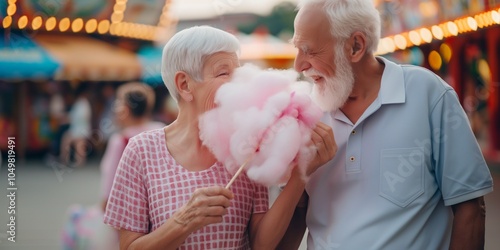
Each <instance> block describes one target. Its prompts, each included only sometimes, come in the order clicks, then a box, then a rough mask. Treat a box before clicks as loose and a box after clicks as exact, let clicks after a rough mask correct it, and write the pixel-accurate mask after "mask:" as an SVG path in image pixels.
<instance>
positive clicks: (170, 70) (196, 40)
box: [161, 26, 240, 102]
mask: <svg viewBox="0 0 500 250" xmlns="http://www.w3.org/2000/svg"><path fill="white" fill-rule="evenodd" d="M218 52H227V53H236V54H237V55H238V56H239V52H240V43H239V41H238V39H237V38H236V37H235V36H234V35H232V34H230V33H228V32H226V31H223V30H220V29H216V28H213V27H210V26H195V27H191V28H188V29H184V30H182V31H180V32H178V33H177V34H175V35H174V36H173V37H172V38H171V39H170V40H169V41H168V43H167V44H166V45H165V47H164V48H163V54H162V59H161V61H162V62H161V63H162V65H161V77H162V79H163V82H164V83H165V86H167V89H168V91H169V93H170V95H171V96H172V98H173V99H174V100H175V101H176V102H177V101H178V98H179V93H178V92H177V88H176V86H175V79H174V77H175V74H176V73H177V72H179V71H184V72H186V73H187V74H189V76H191V77H192V78H193V79H194V80H195V81H202V80H203V72H202V70H203V63H204V61H205V59H206V57H208V56H210V55H213V54H215V53H218Z"/></svg>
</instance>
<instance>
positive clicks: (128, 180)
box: [104, 138, 149, 233]
mask: <svg viewBox="0 0 500 250" xmlns="http://www.w3.org/2000/svg"><path fill="white" fill-rule="evenodd" d="M134 139H135V138H132V139H131V140H130V141H129V143H128V145H127V147H126V148H125V151H124V152H123V155H122V158H121V160H120V163H119V164H118V169H117V171H116V175H115V179H114V182H113V188H112V190H111V194H110V196H109V200H108V205H107V207H106V212H105V214H104V223H106V224H108V225H110V226H112V227H115V228H118V229H125V230H129V231H133V232H138V233H148V232H149V217H148V214H149V213H148V197H147V190H146V187H145V183H144V175H143V172H144V169H143V165H142V161H141V157H140V156H139V154H138V153H137V152H139V151H142V150H141V149H140V146H138V143H137V141H136V140H134Z"/></svg>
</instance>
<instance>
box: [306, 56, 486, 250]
mask: <svg viewBox="0 0 500 250" xmlns="http://www.w3.org/2000/svg"><path fill="white" fill-rule="evenodd" d="M378 60H379V61H381V62H383V63H384V64H385V69H384V73H383V76H382V84H381V87H380V91H379V95H378V97H377V99H376V100H375V101H374V102H373V103H372V104H371V105H370V107H368V109H367V110H366V111H365V113H364V114H363V115H362V116H361V118H360V119H359V120H358V122H357V123H356V124H352V123H351V122H350V120H349V119H348V118H347V117H346V116H345V115H344V114H343V113H342V111H340V110H338V111H335V112H332V113H329V114H326V115H325V116H324V117H323V120H322V121H323V122H324V123H326V124H328V125H330V126H332V128H333V131H334V134H335V141H336V142H337V145H338V151H337V154H336V156H335V158H333V159H332V160H331V161H330V162H329V163H327V164H325V165H324V166H323V167H321V168H320V169H318V171H316V172H315V173H314V174H313V175H312V176H311V178H310V180H309V182H308V184H307V187H306V190H307V192H308V194H309V196H310V200H309V209H308V213H307V226H308V228H309V236H308V243H307V245H308V248H309V249H318V250H320V249H347V250H357V249H389V250H391V249H394V250H402V249H405V250H407V249H417V250H421V249H448V245H449V242H450V236H451V228H452V221H453V213H452V211H451V207H450V205H453V204H457V203H460V202H463V201H467V200H470V199H473V198H477V197H480V196H483V195H485V194H487V193H489V192H491V191H492V190H493V181H492V178H491V175H490V172H489V170H488V167H487V165H486V163H485V161H484V158H483V156H482V154H481V150H480V148H479V146H478V144H477V142H476V139H475V137H474V135H473V133H472V131H471V129H470V126H469V122H468V119H467V117H466V115H465V113H464V111H463V109H462V107H461V105H460V103H459V101H458V98H457V95H456V93H455V92H454V91H453V89H452V88H451V87H450V86H449V85H447V84H446V83H445V82H444V81H443V80H442V79H440V78H439V77H437V76H436V75H435V74H433V73H432V72H430V71H428V70H426V69H424V68H421V67H415V66H402V65H397V64H394V63H392V62H390V61H388V60H386V59H383V58H378Z"/></svg>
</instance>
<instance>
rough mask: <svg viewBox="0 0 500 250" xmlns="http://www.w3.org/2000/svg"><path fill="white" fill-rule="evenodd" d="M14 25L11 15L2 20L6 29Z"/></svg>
mask: <svg viewBox="0 0 500 250" xmlns="http://www.w3.org/2000/svg"><path fill="white" fill-rule="evenodd" d="M11 25H12V17H11V16H6V17H5V18H4V19H3V21H2V26H3V28H4V29H7V28H8V27H10V26H11Z"/></svg>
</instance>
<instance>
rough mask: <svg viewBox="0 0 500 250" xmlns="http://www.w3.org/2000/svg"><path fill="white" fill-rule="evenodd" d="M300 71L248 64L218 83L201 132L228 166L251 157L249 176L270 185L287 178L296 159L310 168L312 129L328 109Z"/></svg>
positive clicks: (236, 165)
mask: <svg viewBox="0 0 500 250" xmlns="http://www.w3.org/2000/svg"><path fill="white" fill-rule="evenodd" d="M297 77H298V74H297V73H296V72H294V71H293V70H286V71H279V70H261V69H259V68H257V67H256V66H253V65H245V66H243V67H240V68H238V69H236V71H235V72H234V76H233V79H232V80H231V81H230V82H229V83H226V84H224V85H222V86H221V87H220V88H219V90H218V91H217V93H216V96H215V102H216V104H217V105H218V106H217V107H216V108H215V109H213V110H210V111H208V112H206V113H205V114H203V115H202V117H201V118H200V124H199V128H200V138H201V140H202V141H203V143H204V145H206V146H207V147H208V148H210V149H211V150H212V152H213V154H214V155H215V156H216V157H217V159H218V160H219V161H220V162H223V163H224V165H225V166H226V167H227V168H228V170H229V172H231V173H233V174H234V173H235V172H236V171H237V170H238V168H239V167H240V165H242V164H243V163H244V162H246V161H247V160H248V159H251V160H250V162H249V164H248V167H247V174H248V177H249V178H250V179H252V180H254V181H256V182H259V183H261V184H263V185H268V186H270V185H275V184H281V183H284V182H286V181H287V180H288V178H289V176H290V173H291V171H292V168H291V167H290V166H292V163H293V162H294V161H295V162H296V163H297V164H298V166H299V169H300V170H301V171H302V173H304V172H305V168H306V167H307V164H308V163H309V161H310V160H311V159H312V156H313V154H314V153H315V152H316V151H315V148H314V147H313V146H308V143H309V141H310V138H311V130H312V128H314V126H315V125H316V123H317V122H318V121H319V119H320V118H321V116H322V114H323V113H322V111H321V109H320V108H319V107H318V106H317V105H316V104H315V103H313V102H312V100H311V98H310V97H309V93H310V84H309V83H307V82H297Z"/></svg>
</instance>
